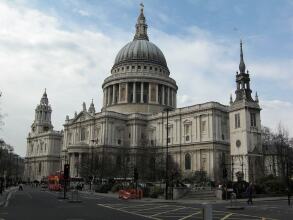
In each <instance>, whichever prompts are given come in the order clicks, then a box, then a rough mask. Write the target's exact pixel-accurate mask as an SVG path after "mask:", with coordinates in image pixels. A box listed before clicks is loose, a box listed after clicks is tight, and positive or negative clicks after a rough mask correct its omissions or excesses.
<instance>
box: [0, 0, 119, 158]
mask: <svg viewBox="0 0 293 220" xmlns="http://www.w3.org/2000/svg"><path fill="white" fill-rule="evenodd" d="M0 25H1V27H2V28H1V29H0V66H1V72H0V75H1V82H0V86H1V90H2V91H3V100H2V106H3V107H2V111H3V112H5V113H7V117H6V118H5V127H4V128H3V130H2V131H1V133H0V134H1V136H2V135H3V137H4V139H5V140H6V142H8V143H11V144H13V145H15V146H16V150H17V152H19V153H21V154H22V155H24V153H25V150H26V146H25V145H26V144H25V143H26V141H25V138H26V135H27V133H28V131H29V129H30V125H31V123H32V121H33V117H34V108H35V107H36V105H37V104H38V102H39V100H40V98H41V95H42V92H43V90H44V88H47V91H48V96H49V101H50V103H51V104H52V108H53V121H54V126H55V128H57V129H61V128H62V124H63V122H64V118H65V115H66V114H71V115H72V114H73V113H74V111H75V110H79V109H81V103H82V102H83V101H87V102H88V103H89V101H90V100H91V98H94V101H95V103H96V104H97V109H100V108H101V102H102V95H101V94H102V93H101V82H102V81H103V79H104V78H105V77H106V76H108V75H109V71H110V68H111V66H112V63H113V60H114V56H115V53H116V52H117V50H118V49H119V48H120V47H121V46H122V42H119V41H115V40H114V39H111V38H109V37H108V36H106V35H104V34H102V33H98V32H91V31H87V30H76V31H66V30H63V29H62V27H61V24H60V22H59V21H58V20H57V19H56V18H54V17H51V16H47V15H45V14H43V13H41V12H39V11H37V10H34V9H29V8H25V7H21V6H16V5H10V4H5V3H3V2H2V3H0Z"/></svg>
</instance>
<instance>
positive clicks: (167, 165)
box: [163, 107, 170, 200]
mask: <svg viewBox="0 0 293 220" xmlns="http://www.w3.org/2000/svg"><path fill="white" fill-rule="evenodd" d="M169 110H170V109H169V108H168V107H167V108H165V109H164V110H163V111H164V112H167V125H166V129H167V131H166V133H167V134H166V136H167V137H166V173H165V174H166V177H165V179H166V180H165V182H166V195H165V199H166V200H168V187H169V176H168V172H169V152H168V150H169V148H168V144H169V129H168V124H169Z"/></svg>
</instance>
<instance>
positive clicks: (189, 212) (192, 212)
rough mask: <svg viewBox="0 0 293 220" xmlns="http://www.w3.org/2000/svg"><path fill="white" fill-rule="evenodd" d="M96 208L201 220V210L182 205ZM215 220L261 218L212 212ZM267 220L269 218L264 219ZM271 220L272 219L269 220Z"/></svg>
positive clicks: (167, 219) (173, 219)
mask: <svg viewBox="0 0 293 220" xmlns="http://www.w3.org/2000/svg"><path fill="white" fill-rule="evenodd" d="M97 205H98V206H102V207H105V208H109V209H113V210H117V211H120V212H124V213H128V214H132V215H136V216H140V217H144V218H149V219H155V220H185V219H186V220H199V219H203V215H204V213H203V209H202V208H193V207H188V206H184V205H173V204H166V203H165V204H164V203H157V204H154V203H141V204H137V203H129V202H127V203H126V202H125V203H98V204H97ZM212 214H213V219H215V220H225V219H227V220H229V219H230V220H232V219H237V220H244V219H245V220H260V219H263V218H262V217H258V216H251V215H245V214H239V213H233V212H224V211H216V210H213V213H212ZM266 219H269V218H266ZM271 220H272V219H271Z"/></svg>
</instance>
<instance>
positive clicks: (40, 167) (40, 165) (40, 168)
mask: <svg viewBox="0 0 293 220" xmlns="http://www.w3.org/2000/svg"><path fill="white" fill-rule="evenodd" d="M41 172H42V163H41V162H40V163H39V173H41Z"/></svg>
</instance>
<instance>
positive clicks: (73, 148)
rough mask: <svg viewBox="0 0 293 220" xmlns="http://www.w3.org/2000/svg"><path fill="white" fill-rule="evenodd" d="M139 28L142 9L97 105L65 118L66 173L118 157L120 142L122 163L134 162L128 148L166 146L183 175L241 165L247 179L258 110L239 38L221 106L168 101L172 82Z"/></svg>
mask: <svg viewBox="0 0 293 220" xmlns="http://www.w3.org/2000/svg"><path fill="white" fill-rule="evenodd" d="M147 28H148V26H147V24H146V19H145V16H144V12H143V8H142V9H141V12H140V15H139V17H138V19H137V23H136V33H135V35H134V38H133V40H132V41H131V42H129V43H128V44H126V45H125V46H124V47H123V48H122V49H121V50H120V51H119V53H118V54H117V56H116V59H115V62H114V65H113V67H112V69H111V75H110V76H109V77H107V78H106V79H105V80H104V83H103V85H102V89H103V94H104V97H103V108H102V110H101V112H96V111H95V107H94V104H93V103H91V104H90V107H89V108H88V109H87V108H86V104H85V103H84V104H83V108H82V111H80V112H79V113H78V114H75V116H74V117H73V118H69V116H67V117H66V121H65V124H64V142H63V146H62V153H61V157H62V163H63V164H64V163H69V164H70V172H71V176H81V175H82V172H81V169H82V166H87V168H88V169H90V168H91V169H92V168H93V164H94V163H96V162H97V161H99V160H103V163H110V161H112V162H113V163H114V164H115V163H118V162H119V163H121V161H120V160H121V158H120V159H119V157H121V154H120V153H118V152H121V150H122V149H124V150H125V149H127V151H128V152H130V156H129V159H127V163H129V164H130V165H129V166H130V167H135V166H136V164H137V162H138V158H137V157H136V156H134V155H136V154H135V153H137V152H138V151H139V150H140V149H142V148H143V149H145V148H146V147H149V148H151V149H156V150H157V151H159V152H160V154H161V155H166V151H167V150H168V153H169V155H170V159H172V161H173V162H174V163H176V164H177V165H178V169H180V171H182V173H183V175H191V174H192V173H194V172H195V171H205V172H206V173H207V175H208V176H209V178H210V179H211V180H214V181H221V180H222V179H223V169H227V170H228V175H229V177H231V178H232V179H236V173H237V172H242V173H243V175H244V179H245V180H247V181H250V180H254V179H255V178H256V177H257V176H258V172H257V170H258V165H259V164H258V162H259V161H260V159H261V154H260V153H261V138H260V137H261V127H260V110H261V109H260V107H259V103H258V97H257V96H256V98H255V99H253V98H252V97H251V89H250V78H249V73H248V71H247V72H245V71H246V67H245V64H244V60H243V52H242V44H241V50H240V65H239V73H237V74H236V86H237V87H236V91H235V94H236V98H235V100H233V98H232V97H231V100H230V105H229V106H228V105H223V104H220V103H217V102H207V103H203V104H196V105H193V106H188V107H183V108H176V107H177V90H178V87H177V85H176V81H175V80H174V79H172V78H171V77H170V74H171V73H170V70H169V68H168V65H167V62H166V59H165V57H164V54H163V53H162V51H161V50H160V49H159V48H158V47H157V46H156V45H155V44H153V43H151V42H150V41H149V37H148V34H147ZM167 121H168V122H167ZM167 145H168V148H167ZM93 152H95V154H94V153H93ZM96 153H97V155H98V156H97V157H96V156H93V155H96ZM105 155H107V160H106V161H104V159H103V158H104V157H105ZM118 155H120V156H118ZM101 157H102V158H101ZM157 159H158V158H153V160H157ZM140 160H143V157H140ZM84 164H85V165H84ZM97 169H102V166H100V167H98V168H97Z"/></svg>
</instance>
